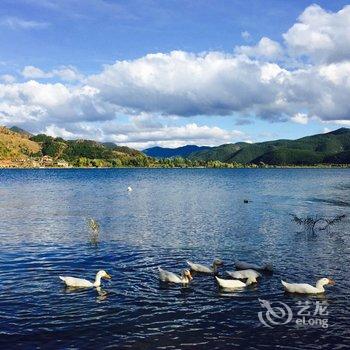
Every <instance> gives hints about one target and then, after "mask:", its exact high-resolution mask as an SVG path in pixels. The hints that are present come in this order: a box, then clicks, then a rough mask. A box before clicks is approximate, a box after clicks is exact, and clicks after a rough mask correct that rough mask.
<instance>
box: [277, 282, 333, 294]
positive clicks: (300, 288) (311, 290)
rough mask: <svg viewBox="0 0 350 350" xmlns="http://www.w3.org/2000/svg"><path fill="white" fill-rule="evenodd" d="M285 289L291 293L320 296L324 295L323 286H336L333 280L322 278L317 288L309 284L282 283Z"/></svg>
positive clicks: (317, 283)
mask: <svg viewBox="0 0 350 350" xmlns="http://www.w3.org/2000/svg"><path fill="white" fill-rule="evenodd" d="M281 282H282V284H283V286H284V289H285V290H286V291H287V292H289V293H299V294H320V293H324V292H325V289H324V288H323V286H325V285H327V284H329V285H331V286H333V285H334V284H335V282H334V280H333V279H331V278H321V279H319V280H318V281H317V282H316V287H314V286H312V285H311V284H307V283H287V282H285V281H282V280H281Z"/></svg>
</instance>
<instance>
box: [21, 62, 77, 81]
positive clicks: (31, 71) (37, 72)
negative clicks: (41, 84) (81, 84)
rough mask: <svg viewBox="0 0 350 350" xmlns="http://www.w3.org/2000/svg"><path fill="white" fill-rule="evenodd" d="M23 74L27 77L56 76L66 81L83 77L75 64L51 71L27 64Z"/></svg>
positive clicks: (44, 77) (45, 77) (42, 77)
mask: <svg viewBox="0 0 350 350" xmlns="http://www.w3.org/2000/svg"><path fill="white" fill-rule="evenodd" d="M22 75H23V76H24V77H25V78H27V79H49V78H54V77H57V78H60V79H61V80H64V81H78V80H82V79H83V75H82V74H80V73H79V72H78V70H77V69H76V68H75V67H73V66H61V67H59V68H56V69H53V70H51V71H49V72H44V71H43V70H41V69H40V68H37V67H34V66H25V67H24V68H23V70H22Z"/></svg>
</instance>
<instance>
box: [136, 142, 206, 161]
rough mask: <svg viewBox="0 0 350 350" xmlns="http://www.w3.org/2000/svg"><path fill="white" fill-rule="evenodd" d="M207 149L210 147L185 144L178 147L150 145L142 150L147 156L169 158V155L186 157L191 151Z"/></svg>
mask: <svg viewBox="0 0 350 350" xmlns="http://www.w3.org/2000/svg"><path fill="white" fill-rule="evenodd" d="M207 149H210V147H208V146H196V145H187V146H183V147H178V148H163V147H152V148H147V149H145V150H143V151H142V152H143V153H144V154H146V155H147V156H149V157H154V158H171V157H182V158H186V157H188V156H189V155H190V154H191V153H194V152H200V151H204V150H207Z"/></svg>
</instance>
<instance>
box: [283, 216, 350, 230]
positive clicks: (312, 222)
mask: <svg viewBox="0 0 350 350" xmlns="http://www.w3.org/2000/svg"><path fill="white" fill-rule="evenodd" d="M290 215H291V216H292V220H293V221H294V222H296V223H297V224H298V225H300V226H303V227H304V230H305V231H308V232H311V233H315V232H316V231H324V230H328V229H329V227H330V226H332V225H334V224H336V223H338V222H340V221H341V220H342V219H344V218H345V215H344V214H343V215H337V216H335V217H333V218H324V217H320V216H318V215H315V216H307V217H306V218H302V217H298V216H297V215H295V214H290Z"/></svg>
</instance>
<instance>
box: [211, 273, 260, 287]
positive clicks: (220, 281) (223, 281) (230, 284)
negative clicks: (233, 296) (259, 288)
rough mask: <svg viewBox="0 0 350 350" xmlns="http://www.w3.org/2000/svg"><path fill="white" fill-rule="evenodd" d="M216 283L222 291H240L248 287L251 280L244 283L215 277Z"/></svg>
mask: <svg viewBox="0 0 350 350" xmlns="http://www.w3.org/2000/svg"><path fill="white" fill-rule="evenodd" d="M215 278H216V281H217V282H218V284H219V286H220V287H221V288H224V289H242V288H245V287H248V286H249V285H250V284H252V283H253V282H252V281H251V280H249V279H248V280H247V282H246V283H244V282H242V281H239V280H226V279H223V278H219V277H217V276H215Z"/></svg>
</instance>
